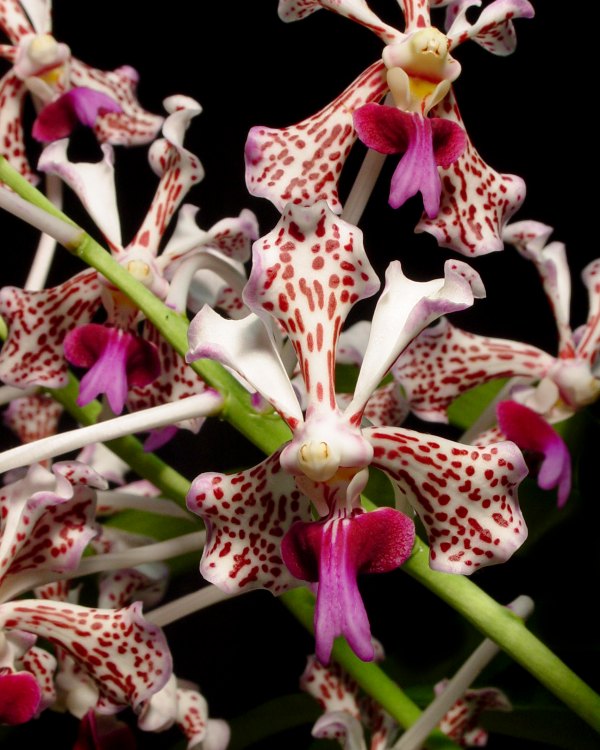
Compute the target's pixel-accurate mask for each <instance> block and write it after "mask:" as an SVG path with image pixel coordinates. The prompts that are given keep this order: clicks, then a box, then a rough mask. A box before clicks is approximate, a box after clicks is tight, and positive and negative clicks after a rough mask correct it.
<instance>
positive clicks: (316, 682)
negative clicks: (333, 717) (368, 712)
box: [300, 656, 360, 719]
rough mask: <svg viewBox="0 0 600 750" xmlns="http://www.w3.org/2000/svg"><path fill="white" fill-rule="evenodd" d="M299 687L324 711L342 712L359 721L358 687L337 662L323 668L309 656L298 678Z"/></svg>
mask: <svg viewBox="0 0 600 750" xmlns="http://www.w3.org/2000/svg"><path fill="white" fill-rule="evenodd" d="M300 687H301V689H302V690H304V691H305V692H307V693H308V694H309V695H312V697H313V698H314V699H315V700H316V701H318V702H319V705H320V706H321V708H322V709H323V710H324V711H327V712H330V711H344V712H345V713H347V714H349V715H351V716H354V717H355V718H356V719H360V708H359V702H358V700H359V691H358V685H357V684H356V682H355V681H354V680H353V679H352V678H351V677H350V675H348V674H347V673H346V672H344V670H343V669H342V668H341V667H340V665H339V664H338V663H337V662H335V661H334V662H331V664H328V665H327V666H324V665H323V664H321V662H320V661H319V660H318V659H316V658H315V657H314V656H309V657H308V659H307V661H306V667H305V669H304V672H303V673H302V676H301V677H300Z"/></svg>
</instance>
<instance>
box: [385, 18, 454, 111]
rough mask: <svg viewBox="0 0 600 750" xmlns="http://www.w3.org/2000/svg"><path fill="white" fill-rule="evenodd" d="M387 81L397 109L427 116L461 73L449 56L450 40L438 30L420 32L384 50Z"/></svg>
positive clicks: (431, 27)
mask: <svg viewBox="0 0 600 750" xmlns="http://www.w3.org/2000/svg"><path fill="white" fill-rule="evenodd" d="M383 61H384V62H385V64H386V66H387V68H388V72H387V82H388V85H389V87H390V91H391V93H392V96H393V97H394V102H395V104H396V106H397V107H400V109H403V110H404V111H409V112H418V111H420V112H422V113H423V114H426V113H427V111H429V109H431V107H433V106H435V104H437V103H438V102H440V101H441V100H442V99H443V98H444V96H446V94H447V93H448V90H449V89H450V82H451V81H453V80H454V79H455V78H456V77H457V76H458V75H459V73H460V65H459V63H458V62H457V61H456V60H454V59H453V58H452V56H451V55H450V40H449V39H448V37H446V36H445V35H444V34H442V32H441V31H439V29H436V28H434V27H433V26H429V27H428V28H426V29H419V30H418V31H415V32H414V33H413V34H411V35H410V36H409V37H408V38H406V39H404V40H403V41H401V42H398V43H395V44H390V45H388V46H387V47H386V48H385V49H384V51H383Z"/></svg>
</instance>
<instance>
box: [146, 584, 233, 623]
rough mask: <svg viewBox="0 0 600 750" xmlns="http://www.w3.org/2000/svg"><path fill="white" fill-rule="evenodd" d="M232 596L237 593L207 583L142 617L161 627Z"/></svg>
mask: <svg viewBox="0 0 600 750" xmlns="http://www.w3.org/2000/svg"><path fill="white" fill-rule="evenodd" d="M238 593H241V592H238ZM234 596H237V594H227V593H225V591H221V589H218V588H217V587H216V586H213V585H212V584H208V586H204V587H203V588H201V589H200V590H199V591H194V592H192V593H191V594H186V596H182V597H180V598H179V599H175V600H174V601H172V602H169V603H168V604H164V605H163V606H162V607H157V608H156V609H153V610H150V612H145V613H144V617H145V619H146V620H149V621H150V622H153V623H154V624H155V625H158V626H159V627H161V628H162V627H164V626H165V625H169V623H171V622H175V620H180V619H181V618H182V617H187V615H191V614H193V613H194V612H198V611H199V610H201V609H205V608H206V607H211V606H212V605H213V604H218V603H219V602H224V601H225V600H226V599H231V598H232V597H234Z"/></svg>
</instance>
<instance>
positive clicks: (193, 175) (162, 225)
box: [128, 96, 204, 255]
mask: <svg viewBox="0 0 600 750" xmlns="http://www.w3.org/2000/svg"><path fill="white" fill-rule="evenodd" d="M163 104H164V106H165V109H166V110H167V112H169V116H168V117H167V119H166V120H165V124H164V125H163V131H162V132H163V138H160V139H159V140H157V141H155V142H154V143H153V144H152V146H151V147H150V152H149V157H148V158H149V161H150V166H151V167H152V169H153V170H154V171H155V172H156V174H157V175H158V176H159V177H160V183H159V185H158V188H157V190H156V193H155V195H154V198H153V199H152V204H151V206H150V209H149V211H148V213H147V214H146V217H145V218H144V221H143V223H142V226H141V227H140V228H139V230H138V232H137V234H136V235H135V237H134V239H133V240H132V242H131V243H130V245H129V248H128V249H129V250H130V251H131V250H142V251H144V252H147V253H150V254H152V255H156V254H157V253H158V250H159V244H160V241H161V239H162V237H163V235H164V233H165V231H166V229H167V226H168V224H169V222H170V220H171V218H172V216H173V214H174V213H175V211H176V210H177V208H178V206H179V205H180V203H181V201H182V200H183V199H184V197H185V196H186V194H187V193H188V191H189V190H190V188H191V187H192V185H194V184H196V183H198V182H200V180H202V178H203V177H204V169H203V167H202V164H200V161H199V159H198V157H197V156H195V155H194V154H192V152H191V151H188V150H187V149H186V148H184V146H183V139H184V136H185V133H186V131H187V129H188V127H189V125H190V122H191V121H192V119H193V118H194V117H196V116H197V115H199V114H200V112H202V108H201V107H200V105H199V104H198V102H196V101H195V100H194V99H190V98H189V97H187V96H171V97H169V98H167V99H165V100H164V102H163Z"/></svg>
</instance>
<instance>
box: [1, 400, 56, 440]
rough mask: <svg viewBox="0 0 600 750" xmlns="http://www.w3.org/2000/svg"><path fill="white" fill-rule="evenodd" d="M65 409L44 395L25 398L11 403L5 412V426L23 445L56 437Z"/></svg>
mask: <svg viewBox="0 0 600 750" xmlns="http://www.w3.org/2000/svg"><path fill="white" fill-rule="evenodd" d="M62 411H63V408H62V406H61V405H60V404H59V403H58V401H55V400H54V399H53V398H52V397H51V396H48V395H46V394H44V393H39V394H34V395H33V396H24V397H23V398H16V399H14V401H11V402H10V404H9V406H8V408H7V409H6V411H5V412H4V424H5V425H6V426H7V427H9V428H10V429H11V430H12V431H13V432H14V433H15V435H17V437H18V438H19V440H20V441H21V442H22V443H31V442H33V441H34V440H40V439H41V438H45V437H49V436H50V435H55V434H56V432H57V427H58V420H59V419H60V415H61V414H62Z"/></svg>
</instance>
